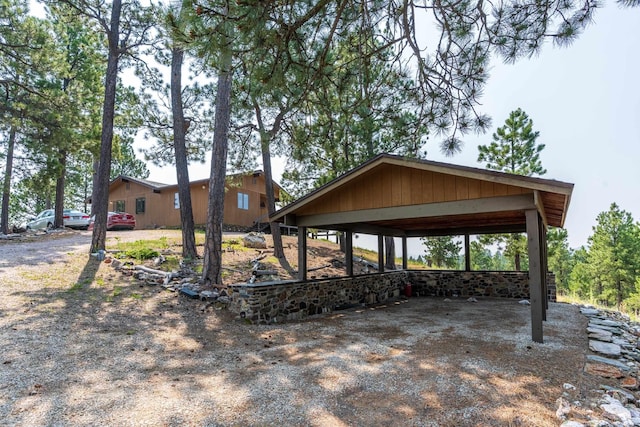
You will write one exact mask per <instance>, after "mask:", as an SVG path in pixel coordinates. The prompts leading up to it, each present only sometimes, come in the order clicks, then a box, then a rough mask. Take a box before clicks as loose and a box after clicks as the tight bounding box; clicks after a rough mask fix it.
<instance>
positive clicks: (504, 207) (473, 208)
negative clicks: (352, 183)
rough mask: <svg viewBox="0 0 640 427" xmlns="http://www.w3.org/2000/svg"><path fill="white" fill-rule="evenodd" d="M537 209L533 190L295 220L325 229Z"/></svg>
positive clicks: (310, 216)
mask: <svg viewBox="0 0 640 427" xmlns="http://www.w3.org/2000/svg"><path fill="white" fill-rule="evenodd" d="M535 208H536V206H535V204H534V201H533V193H530V194H519V195H516V196H501V197H487V198H483V199H474V200H459V201H453V202H442V203H426V204H421V205H410V206H397V207H389V208H379V209H361V210H356V211H346V212H334V213H326V214H315V215H304V216H298V217H297V218H296V219H297V221H296V222H297V224H298V225H299V226H304V227H319V228H322V227H327V226H328V225H333V224H351V223H359V222H372V221H392V220H399V219H407V218H429V217H439V216H447V215H468V214H480V213H491V212H503V211H514V210H520V211H522V210H527V209H535Z"/></svg>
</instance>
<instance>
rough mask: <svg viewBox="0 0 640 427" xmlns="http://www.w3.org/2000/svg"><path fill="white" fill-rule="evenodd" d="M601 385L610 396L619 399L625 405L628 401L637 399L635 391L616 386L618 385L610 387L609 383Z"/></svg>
mask: <svg viewBox="0 0 640 427" xmlns="http://www.w3.org/2000/svg"><path fill="white" fill-rule="evenodd" d="M600 387H602V389H603V390H605V391H606V392H607V394H608V395H609V396H611V397H613V398H615V399H618V400H619V401H620V403H622V404H623V405H624V404H626V403H628V402H635V400H636V398H635V396H634V395H633V393H631V392H629V391H627V390H623V389H621V388H616V387H610V386H607V385H601V386H600Z"/></svg>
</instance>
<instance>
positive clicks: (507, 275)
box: [229, 270, 555, 323]
mask: <svg viewBox="0 0 640 427" xmlns="http://www.w3.org/2000/svg"><path fill="white" fill-rule="evenodd" d="M548 279H549V300H551V301H555V277H554V276H553V274H550V275H549V277H548ZM407 283H410V284H411V286H412V294H413V296H442V297H453V296H458V297H471V296H474V297H493V298H495V297H500V298H522V299H525V298H529V278H528V274H527V272H481V271H473V272H465V271H433V270H407V271H394V272H387V273H378V274H367V275H362V276H356V277H353V278H349V277H340V278H332V279H323V280H313V281H307V282H299V281H285V282H266V283H251V284H249V283H243V284H235V285H230V286H229V290H230V296H231V305H230V309H231V310H232V311H233V312H235V313H238V314H239V315H240V316H241V317H243V318H246V319H248V320H250V321H252V322H258V323H277V322H283V321H287V320H297V319H301V318H304V317H306V316H310V315H314V314H320V313H328V312H332V311H334V310H339V309H341V308H347V307H354V306H358V305H371V304H378V303H384V302H387V301H389V300H393V299H395V298H398V297H400V295H401V294H402V293H403V292H404V289H405V285H406V284H407Z"/></svg>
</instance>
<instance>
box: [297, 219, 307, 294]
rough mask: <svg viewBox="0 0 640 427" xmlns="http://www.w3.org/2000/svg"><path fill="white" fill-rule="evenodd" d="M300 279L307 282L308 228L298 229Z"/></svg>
mask: <svg viewBox="0 0 640 427" xmlns="http://www.w3.org/2000/svg"><path fill="white" fill-rule="evenodd" d="M298 279H299V280H302V281H303V282H304V281H306V280H307V227H298Z"/></svg>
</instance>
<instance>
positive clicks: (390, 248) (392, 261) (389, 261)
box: [384, 236, 396, 270]
mask: <svg viewBox="0 0 640 427" xmlns="http://www.w3.org/2000/svg"><path fill="white" fill-rule="evenodd" d="M384 248H385V250H384V253H385V258H386V261H385V263H384V268H385V270H395V269H396V242H395V240H394V239H393V237H391V236H385V237H384Z"/></svg>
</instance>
